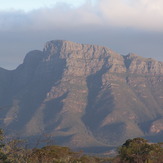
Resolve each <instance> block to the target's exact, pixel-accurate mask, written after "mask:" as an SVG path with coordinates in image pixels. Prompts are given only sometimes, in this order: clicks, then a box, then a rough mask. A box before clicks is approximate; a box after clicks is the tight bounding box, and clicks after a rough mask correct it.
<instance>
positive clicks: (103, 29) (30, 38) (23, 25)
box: [0, 0, 163, 69]
mask: <svg viewBox="0 0 163 163" xmlns="http://www.w3.org/2000/svg"><path fill="white" fill-rule="evenodd" d="M0 4H1V5H0V67H3V68H6V69H15V68H16V67H17V66H18V65H19V64H21V63H22V62H23V59H24V57H25V55H26V53H28V52H29V51H30V50H34V49H38V50H42V49H43V47H44V44H45V42H47V41H49V40H56V39H63V40H70V41H75V42H78V43H87V44H98V45H104V46H106V47H109V48H111V49H113V50H114V51H116V52H118V53H120V54H123V55H127V54H128V53H129V52H133V53H136V54H138V55H140V56H143V57H148V58H155V59H157V60H160V61H163V0H28V1H27V0H14V1H13V0H5V1H4V0H0Z"/></svg>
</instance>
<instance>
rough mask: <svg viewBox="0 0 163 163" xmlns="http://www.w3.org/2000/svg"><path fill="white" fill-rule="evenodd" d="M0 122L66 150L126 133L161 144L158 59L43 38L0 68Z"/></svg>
mask: <svg viewBox="0 0 163 163" xmlns="http://www.w3.org/2000/svg"><path fill="white" fill-rule="evenodd" d="M0 99H1V100H0V107H1V108H3V109H1V122H2V123H1V126H2V127H3V128H5V129H6V130H7V133H8V134H16V135H19V136H22V137H33V136H39V135H42V134H45V133H46V134H47V135H50V136H52V137H54V139H55V140H56V143H57V144H60V145H68V146H70V147H74V148H86V147H101V146H103V147H106V146H116V145H120V144H121V143H123V142H124V141H125V140H126V139H128V138H133V137H140V136H141V137H146V138H148V139H150V140H154V141H155V140H157V141H163V139H162V138H163V62H159V61H156V60H154V59H147V58H143V57H140V56H137V55H136V54H128V55H126V56H122V55H120V54H118V53H116V52H114V51H112V50H111V49H108V48H106V47H102V46H97V45H84V44H78V43H74V42H70V41H62V40H56V41H49V42H47V43H46V45H45V47H44V48H43V51H38V50H34V51H31V52H29V53H28V54H27V55H26V57H25V59H24V62H23V64H21V65H20V66H18V68H17V69H15V70H13V71H8V70H5V69H2V68H1V69H0Z"/></svg>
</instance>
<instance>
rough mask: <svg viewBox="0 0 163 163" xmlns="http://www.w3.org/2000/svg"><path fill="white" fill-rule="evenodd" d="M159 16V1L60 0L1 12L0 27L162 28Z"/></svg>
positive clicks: (162, 6)
mask: <svg viewBox="0 0 163 163" xmlns="http://www.w3.org/2000/svg"><path fill="white" fill-rule="evenodd" d="M162 18H163V1H162V0H155V1H153V0H130V1H129V0H116V1H115V0H98V1H96V3H94V4H93V3H91V1H86V2H85V3H84V4H82V5H81V6H78V7H71V6H70V5H68V4H65V3H60V4H59V5H55V6H52V7H44V8H40V9H37V10H32V11H30V12H23V11H19V10H17V11H14V10H13V11H1V12H0V22H1V24H0V30H7V29H8V30H12V29H13V28H15V29H18V30H38V29H39V30H41V29H42V30H49V29H51V28H53V29H54V28H71V27H83V26H88V25H96V26H105V27H106V26H108V27H109V26H115V27H120V28H121V27H122V28H124V27H127V28H128V27H129V28H135V29H140V30H152V31H163V21H162ZM4 27H5V28H4Z"/></svg>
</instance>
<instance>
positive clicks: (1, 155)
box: [0, 129, 9, 163]
mask: <svg viewBox="0 0 163 163" xmlns="http://www.w3.org/2000/svg"><path fill="white" fill-rule="evenodd" d="M3 140H4V136H3V131H2V130H1V129H0V163H1V162H3V163H8V162H9V161H8V159H7V155H6V154H5V153H4V151H3V148H4V146H5V144H4V142H3Z"/></svg>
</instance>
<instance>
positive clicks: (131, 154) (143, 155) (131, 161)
mask: <svg viewBox="0 0 163 163" xmlns="http://www.w3.org/2000/svg"><path fill="white" fill-rule="evenodd" d="M118 153H119V157H120V160H121V162H125V163H126V162H128V163H156V162H157V163H161V157H162V155H163V148H162V144H159V143H157V144H151V143H148V142H147V140H145V139H143V138H134V139H129V140H127V141H126V142H125V143H124V144H123V145H122V146H121V147H120V148H119V149H118Z"/></svg>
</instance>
